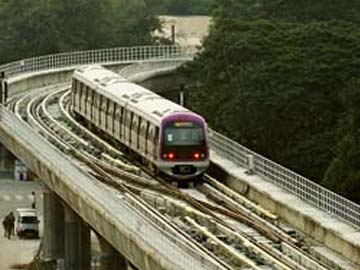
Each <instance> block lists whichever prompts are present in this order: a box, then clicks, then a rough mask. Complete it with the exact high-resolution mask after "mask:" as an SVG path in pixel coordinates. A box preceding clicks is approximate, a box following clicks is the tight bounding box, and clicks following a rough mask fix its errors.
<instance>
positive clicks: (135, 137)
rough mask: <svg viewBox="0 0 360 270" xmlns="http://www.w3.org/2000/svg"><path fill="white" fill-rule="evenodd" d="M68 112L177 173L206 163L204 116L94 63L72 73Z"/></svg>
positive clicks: (188, 173) (195, 171) (192, 173)
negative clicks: (70, 103)
mask: <svg viewBox="0 0 360 270" xmlns="http://www.w3.org/2000/svg"><path fill="white" fill-rule="evenodd" d="M71 98H72V105H71V108H72V110H73V112H74V113H75V114H77V115H79V116H80V117H81V118H82V119H84V120H85V121H87V122H89V123H91V124H92V125H93V126H95V127H96V128H97V129H99V130H101V131H103V132H105V133H106V134H107V135H109V136H111V137H112V138H113V139H114V140H116V141H117V142H119V143H121V144H122V145H124V146H126V147H128V148H129V149H130V150H131V151H133V152H134V153H136V154H137V155H138V156H140V157H142V159H143V160H146V161H147V162H148V163H149V164H153V165H154V166H155V167H156V168H157V169H158V170H159V171H162V172H164V173H165V174H167V175H170V176H172V177H173V178H176V179H189V178H194V177H196V176H198V175H200V174H201V173H203V172H204V170H205V169H206V168H207V167H208V165H209V150H208V139H207V127H206V123H205V121H204V119H203V118H202V117H201V116H199V115H197V114H195V113H193V112H191V111H189V110H187V109H186V108H184V107H182V106H180V105H178V104H176V103H174V102H172V101H169V100H167V99H165V98H163V97H161V96H159V95H157V94H155V93H153V92H151V91H150V90H148V89H146V88H144V87H142V86H139V85H137V84H134V83H132V82H130V81H128V80H126V79H124V78H123V77H121V76H120V75H118V74H116V73H114V72H112V71H110V70H108V69H105V68H103V67H101V66H97V65H89V66H83V67H80V68H78V69H76V70H75V71H74V73H73V76H72V94H71Z"/></svg>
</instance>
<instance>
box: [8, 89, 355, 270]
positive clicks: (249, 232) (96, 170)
mask: <svg viewBox="0 0 360 270" xmlns="http://www.w3.org/2000/svg"><path fill="white" fill-rule="evenodd" d="M69 87H70V86H69V85H66V84H63V85H57V86H54V87H51V88H41V89H37V90H36V91H33V92H31V93H29V94H27V95H24V96H18V97H14V98H13V99H12V100H11V101H10V102H9V104H8V107H9V109H11V110H12V111H13V112H14V113H15V114H16V115H17V116H18V117H19V118H21V119H23V120H24V121H26V122H28V123H29V124H30V125H31V126H33V128H34V129H35V130H37V131H38V132H39V133H40V134H42V135H43V136H45V137H46V138H47V139H48V140H49V141H51V142H52V143H53V144H54V145H55V146H56V147H58V148H59V149H60V150H61V151H63V152H64V153H66V154H70V156H71V158H73V159H74V160H76V162H77V163H78V164H79V166H80V167H81V168H83V169H84V170H86V171H87V172H88V173H90V174H92V175H94V176H95V177H97V178H98V179H99V180H100V181H103V182H104V183H106V184H108V185H110V186H112V187H113V188H115V189H117V190H119V191H121V192H122V193H124V194H126V196H124V198H125V199H126V200H127V201H128V203H129V204H130V205H132V206H133V207H136V208H139V209H141V211H142V212H143V213H146V215H147V217H148V218H149V219H151V221H152V222H154V223H155V224H157V225H158V226H160V227H161V228H162V229H163V230H165V231H166V232H168V234H169V235H171V237H174V239H177V238H181V239H182V241H186V243H187V244H188V245H189V246H191V248H192V249H194V250H197V251H199V252H202V253H205V254H207V255H208V256H209V257H211V258H212V259H213V260H215V261H216V262H218V263H219V264H220V265H222V266H223V268H224V269H257V270H259V269H261V270H267V269H281V270H283V269H284V270H290V269H293V270H325V269H329V270H331V269H340V270H342V269H344V270H345V268H342V267H341V266H339V265H338V266H334V265H330V264H326V262H324V261H320V260H318V259H317V258H316V257H315V256H314V252H313V250H312V249H311V246H310V245H309V244H308V243H307V241H306V240H305V239H304V238H302V237H299V236H300V234H299V233H294V232H295V231H294V230H289V229H288V227H285V226H283V225H282V224H281V223H280V221H279V220H278V218H277V217H276V216H275V215H274V214H272V213H270V212H268V211H266V210H265V209H263V208H261V207H259V206H257V205H255V204H254V203H252V202H251V201H248V200H247V199H246V198H245V197H243V196H241V195H239V194H237V193H235V192H234V191H232V190H230V189H229V188H227V187H226V186H224V185H222V184H221V183H220V182H219V181H217V180H216V179H213V178H211V177H210V176H205V177H204V179H203V183H201V184H199V185H196V187H194V188H190V189H186V190H182V189H179V188H177V187H174V186H173V185H171V184H170V183H168V182H166V181H164V180H163V179H161V178H158V177H153V176H150V175H149V173H148V172H147V171H146V170H145V169H144V168H142V167H141V166H140V165H138V164H137V163H134V162H133V161H131V160H129V159H128V158H127V157H125V155H124V154H123V153H122V152H120V151H119V150H118V149H117V148H115V147H114V146H112V145H111V144H109V143H108V142H106V141H104V140H103V139H101V138H100V137H98V136H96V135H95V134H93V133H91V132H90V131H89V130H88V129H86V128H85V127H84V126H82V125H81V124H79V123H78V122H77V121H76V120H75V119H74V118H73V117H72V115H71V113H70V111H69V108H70V98H69ZM135 164H136V165H135ZM174 241H175V240H174ZM355 269H356V268H354V270H355ZM346 270H349V269H346Z"/></svg>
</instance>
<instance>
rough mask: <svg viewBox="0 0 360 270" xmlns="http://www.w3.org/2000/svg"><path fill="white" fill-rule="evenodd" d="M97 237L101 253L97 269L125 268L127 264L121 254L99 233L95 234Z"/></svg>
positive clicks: (124, 269) (117, 269)
mask: <svg viewBox="0 0 360 270" xmlns="http://www.w3.org/2000/svg"><path fill="white" fill-rule="evenodd" d="M97 238H98V240H99V244H100V248H101V251H102V253H103V254H102V255H103V256H102V257H101V259H100V269H99V270H127V269H128V264H127V261H126V259H125V257H124V256H123V255H121V254H120V253H119V252H118V251H117V250H116V249H114V248H113V247H112V246H111V245H110V244H109V243H108V242H107V241H106V240H105V239H104V238H102V237H101V236H100V235H97Z"/></svg>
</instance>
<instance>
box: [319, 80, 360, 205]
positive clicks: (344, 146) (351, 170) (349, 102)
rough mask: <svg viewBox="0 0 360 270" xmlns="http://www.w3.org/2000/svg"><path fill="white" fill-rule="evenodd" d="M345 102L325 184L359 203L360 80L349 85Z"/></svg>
mask: <svg viewBox="0 0 360 270" xmlns="http://www.w3.org/2000/svg"><path fill="white" fill-rule="evenodd" d="M342 98H343V100H344V104H345V108H346V110H345V112H344V114H343V117H342V118H341V121H340V124H339V132H338V136H337V137H338V141H339V143H338V144H337V147H336V148H335V151H334V156H335V157H334V158H333V160H332V162H331V163H330V166H329V167H328V169H327V171H326V174H325V177H324V179H323V181H322V184H323V185H324V186H326V187H328V188H330V189H332V190H334V191H335V192H337V193H340V194H342V195H344V196H347V197H348V198H349V199H351V200H353V201H354V202H357V203H360V192H359V191H360V170H359V164H360V110H359V108H360V80H359V79H353V80H351V81H350V83H349V84H348V87H347V88H346V91H344V92H343V94H342Z"/></svg>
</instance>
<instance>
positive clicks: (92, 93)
mask: <svg viewBox="0 0 360 270" xmlns="http://www.w3.org/2000/svg"><path fill="white" fill-rule="evenodd" d="M94 101H95V91H94V90H92V91H91V102H90V104H91V112H90V119H93V117H94V116H93V114H94V106H95V104H94Z"/></svg>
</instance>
